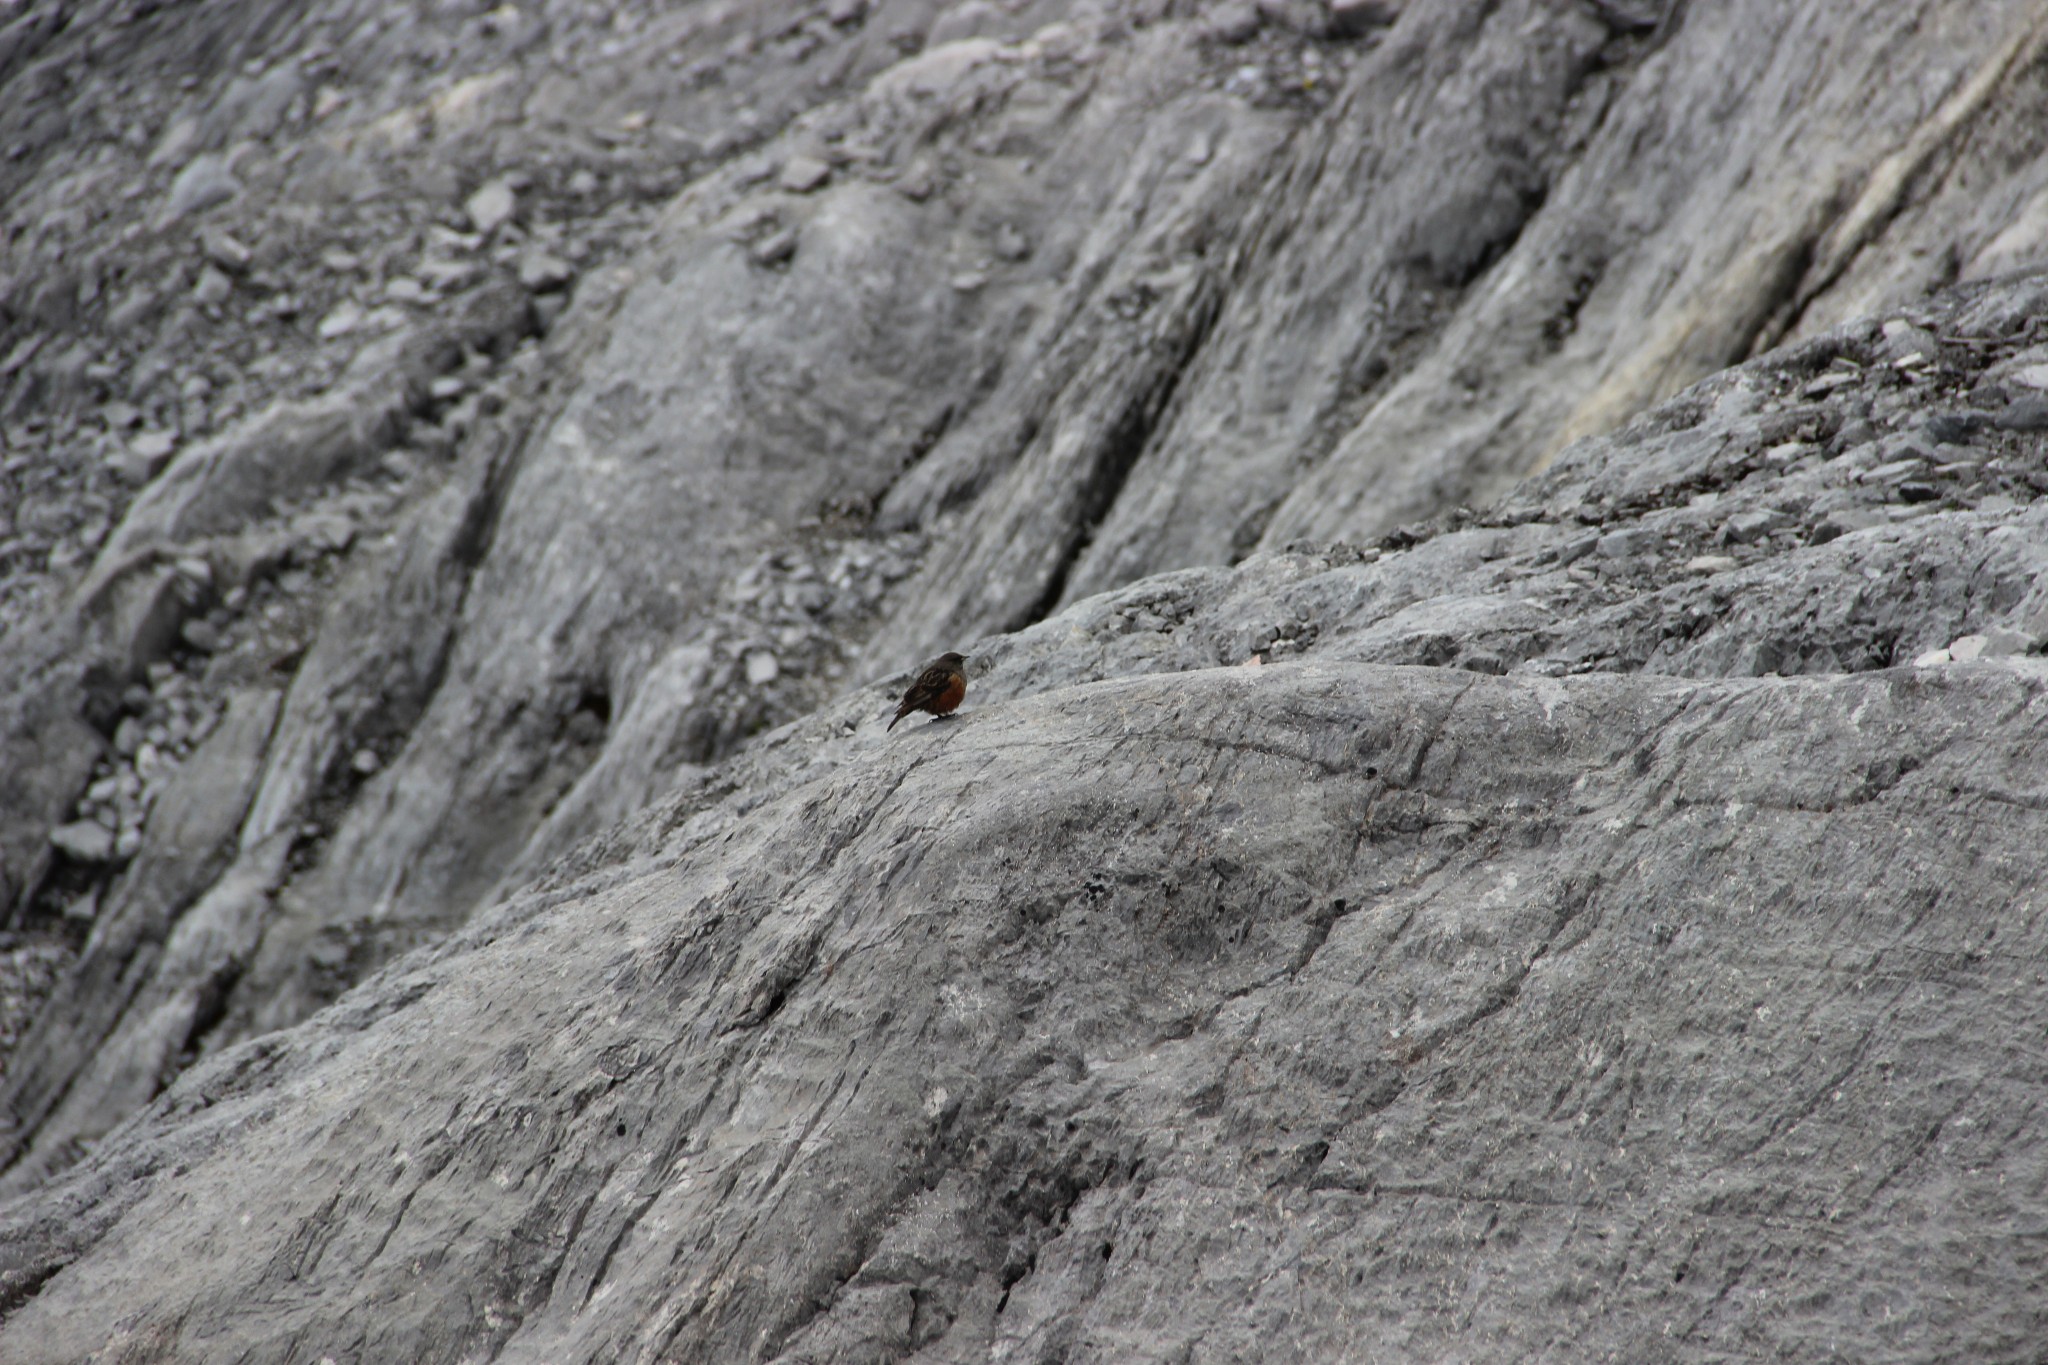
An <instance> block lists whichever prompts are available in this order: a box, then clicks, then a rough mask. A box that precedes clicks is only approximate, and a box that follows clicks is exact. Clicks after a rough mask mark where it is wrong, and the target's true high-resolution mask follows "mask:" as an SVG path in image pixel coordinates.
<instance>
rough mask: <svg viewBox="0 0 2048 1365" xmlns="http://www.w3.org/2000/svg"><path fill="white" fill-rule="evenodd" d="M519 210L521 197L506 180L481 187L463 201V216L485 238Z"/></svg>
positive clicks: (495, 181)
mask: <svg viewBox="0 0 2048 1365" xmlns="http://www.w3.org/2000/svg"><path fill="white" fill-rule="evenodd" d="M518 210H519V196H518V194H517V193H516V192H515V191H514V190H513V188H512V186H511V184H510V183H509V182H507V181H505V180H502V179H500V180H492V181H488V182H486V183H485V184H484V185H482V186H481V187H479V188H478V189H477V190H476V192H475V193H473V194H471V195H470V196H469V198H467V199H465V200H463V201H462V211H463V214H464V215H465V216H466V217H467V218H468V219H469V225H470V227H472V228H474V229H475V230H476V231H477V232H479V233H481V234H482V235H483V236H486V237H488V236H490V235H491V234H493V233H495V232H496V231H497V230H498V229H499V228H501V227H503V226H504V225H505V224H506V223H509V222H511V221H512V215H513V214H514V213H516V212H518Z"/></svg>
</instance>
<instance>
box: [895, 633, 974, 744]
mask: <svg viewBox="0 0 2048 1365" xmlns="http://www.w3.org/2000/svg"><path fill="white" fill-rule="evenodd" d="M966 663H967V660H966V659H965V658H964V657H962V656H961V655H958V654H954V653H951V652H950V651H949V652H947V653H945V654H941V655H940V656H939V657H938V658H936V659H933V660H932V661H931V662H930V663H928V664H926V665H925V666H924V668H923V669H922V670H920V671H919V673H918V675H917V681H916V682H914V683H912V684H911V685H910V690H909V691H908V692H905V693H904V694H903V700H902V701H901V702H898V703H897V705H896V716H895V719H894V720H891V721H890V722H889V729H891V730H893V729H895V728H896V721H899V720H902V719H903V718H904V717H905V716H907V715H909V714H910V713H911V712H912V711H929V712H931V714H932V716H933V717H934V718H935V719H938V720H944V719H945V718H946V717H947V716H949V715H951V714H952V713H953V709H954V708H955V707H957V706H959V705H960V699H961V698H962V697H965V696H966V695H967V670H966V667H965V665H966Z"/></svg>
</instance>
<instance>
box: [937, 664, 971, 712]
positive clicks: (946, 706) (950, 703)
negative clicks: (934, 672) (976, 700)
mask: <svg viewBox="0 0 2048 1365" xmlns="http://www.w3.org/2000/svg"><path fill="white" fill-rule="evenodd" d="M966 695H967V679H965V678H963V677H961V676H960V675H959V674H958V673H955V674H954V675H953V677H952V679H951V680H950V681H949V682H947V684H946V690H945V691H943V692H941V693H939V695H938V696H936V697H933V698H932V714H933V715H935V716H943V715H946V714H948V713H949V712H951V711H952V710H953V708H954V707H956V706H958V705H959V704H960V702H961V699H962V698H964V697H965V696H966Z"/></svg>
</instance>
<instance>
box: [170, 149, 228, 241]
mask: <svg viewBox="0 0 2048 1365" xmlns="http://www.w3.org/2000/svg"><path fill="white" fill-rule="evenodd" d="M241 190H242V182H241V181H240V180H239V179H238V178H237V177H236V175H235V173H234V171H233V170H232V169H230V168H229V164H228V159H227V158H226V157H225V156H221V155H217V154H214V153H206V154H204V155H201V156H195V157H193V158H192V159H191V160H190V161H188V162H186V163H185V168H184V169H183V170H181V171H179V172H178V174H177V176H176V177H175V178H173V179H172V181H171V187H170V189H168V190H167V191H165V193H164V202H163V208H162V209H161V210H160V212H159V215H158V217H159V221H160V222H161V223H163V224H166V225H168V224H171V223H175V222H177V221H178V220H179V219H181V218H186V217H189V216H190V215H192V214H195V213H201V212H204V211H205V210H207V209H210V208H213V207H214V206H215V205H218V204H225V203H227V202H228V201H229V200H230V199H233V198H234V197H235V196H236V195H237V194H240V193H241Z"/></svg>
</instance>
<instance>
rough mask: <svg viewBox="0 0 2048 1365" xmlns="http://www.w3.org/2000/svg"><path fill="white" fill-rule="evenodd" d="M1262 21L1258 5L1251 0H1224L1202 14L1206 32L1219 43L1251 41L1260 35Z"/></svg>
mask: <svg viewBox="0 0 2048 1365" xmlns="http://www.w3.org/2000/svg"><path fill="white" fill-rule="evenodd" d="M1262 22H1263V20H1262V19H1261V17H1260V15H1259V11H1258V7H1257V6H1255V5H1253V4H1251V3H1250V0H1223V3H1222V4H1218V5H1212V6H1210V7H1209V9H1208V11H1207V12H1206V13H1205V14H1203V16H1202V28H1203V30H1204V32H1206V33H1207V34H1208V36H1209V37H1211V38H1214V39H1215V40H1216V41H1217V42H1219V43H1244V42H1249V41H1251V39H1252V38H1254V37H1256V36H1257V35H1258V32H1259V26H1260V24H1261V23H1262Z"/></svg>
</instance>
